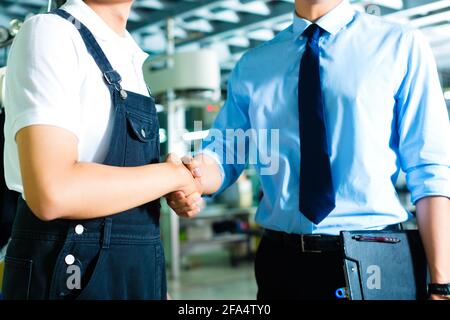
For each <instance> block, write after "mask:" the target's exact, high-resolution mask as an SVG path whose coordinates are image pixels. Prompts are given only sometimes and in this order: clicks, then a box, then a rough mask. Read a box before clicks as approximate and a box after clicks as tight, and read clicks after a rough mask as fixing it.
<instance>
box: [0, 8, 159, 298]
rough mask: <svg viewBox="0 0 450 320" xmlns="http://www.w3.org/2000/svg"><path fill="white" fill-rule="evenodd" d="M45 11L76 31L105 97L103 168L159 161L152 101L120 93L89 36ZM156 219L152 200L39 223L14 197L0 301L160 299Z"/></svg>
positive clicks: (61, 13)
mask: <svg viewBox="0 0 450 320" xmlns="http://www.w3.org/2000/svg"><path fill="white" fill-rule="evenodd" d="M53 13H54V14H57V15H59V16H61V17H62V18H64V19H67V20H68V21H70V22H71V23H73V24H74V25H75V26H76V27H77V29H78V30H79V32H80V34H81V37H82V38H83V40H84V42H85V44H86V47H87V49H88V52H89V53H90V54H91V55H92V57H93V58H94V60H95V62H96V63H97V65H98V67H99V68H100V70H101V72H102V73H103V76H104V80H105V83H106V85H107V86H108V89H109V91H110V93H111V99H112V102H113V103H112V104H113V108H114V124H113V130H112V137H111V143H110V146H109V150H108V152H107V156H106V158H105V161H104V162H103V164H105V165H110V166H118V167H133V166H142V165H147V164H150V163H157V162H159V124H158V118H157V114H156V109H155V103H154V100H153V98H151V97H146V96H143V95H140V94H136V93H133V92H128V91H125V90H123V89H122V87H121V86H120V81H121V78H120V75H119V74H118V73H117V72H116V71H114V69H113V68H112V67H111V64H110V63H109V61H108V59H107V58H106V56H105V54H104V53H103V51H102V49H101V48H100V46H99V44H98V43H97V41H96V40H95V39H94V36H93V35H92V33H91V32H90V31H89V30H88V29H87V28H86V27H85V26H84V25H83V24H81V23H80V22H79V21H77V20H76V19H75V18H74V17H72V16H71V15H70V14H68V13H67V12H65V11H63V10H56V11H55V12H53ZM92 107H93V108H94V107H95V106H92ZM149 178H151V177H149ZM155 183H157V182H156V181H155ZM159 216H160V203H159V200H156V201H153V202H151V203H148V204H145V205H142V206H140V207H137V208H133V209H130V210H127V211H125V212H121V213H119V214H116V215H111V216H108V217H106V218H100V219H91V220H80V221H74V220H63V219H59V220H55V221H50V222H43V221H41V220H39V219H37V218H36V217H35V215H34V214H33V213H32V212H31V210H30V209H29V207H28V206H27V204H26V202H25V201H24V200H23V199H22V198H21V199H20V201H19V204H18V209H17V215H16V218H15V221H14V226H13V231H12V239H11V242H10V244H9V247H8V250H7V257H6V259H5V274H4V282H3V290H2V291H3V295H4V297H5V298H6V299H165V298H166V276H165V265H164V253H163V248H162V244H161V239H160V230H159Z"/></svg>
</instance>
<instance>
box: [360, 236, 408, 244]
mask: <svg viewBox="0 0 450 320" xmlns="http://www.w3.org/2000/svg"><path fill="white" fill-rule="evenodd" d="M352 239H354V240H356V241H363V242H381V243H399V242H400V241H401V240H400V239H399V238H395V237H382V236H381V237H380V236H379V237H370V236H362V235H356V236H353V237H352Z"/></svg>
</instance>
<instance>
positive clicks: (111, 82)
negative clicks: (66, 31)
mask: <svg viewBox="0 0 450 320" xmlns="http://www.w3.org/2000/svg"><path fill="white" fill-rule="evenodd" d="M50 13H52V14H56V15H58V16H60V17H62V18H64V19H66V20H67V21H69V22H70V23H72V24H73V25H74V26H75V28H77V30H78V32H79V33H80V35H81V38H82V39H83V41H84V43H85V45H86V48H87V50H88V52H89V54H90V55H91V56H92V58H94V61H95V63H96V64H97V66H98V67H99V68H100V70H101V72H102V74H103V78H104V80H105V82H106V84H107V85H108V87H109V89H110V90H111V92H112V91H113V90H117V91H118V92H119V93H120V96H121V98H122V99H125V98H126V97H127V93H126V92H125V90H123V89H122V86H121V85H120V82H121V81H122V78H121V77H120V74H119V73H118V72H117V71H116V70H114V69H113V67H112V66H111V63H110V62H109V60H108V58H107V57H106V55H105V53H104V52H103V50H102V48H101V47H100V45H99V44H98V42H97V40H95V37H94V35H93V34H92V32H91V31H89V29H88V28H87V27H86V26H85V25H84V24H82V23H81V22H80V21H79V20H77V19H76V18H75V17H74V16H72V15H71V14H70V13H68V12H67V11H64V10H61V9H57V10H55V11H52V12H50Z"/></svg>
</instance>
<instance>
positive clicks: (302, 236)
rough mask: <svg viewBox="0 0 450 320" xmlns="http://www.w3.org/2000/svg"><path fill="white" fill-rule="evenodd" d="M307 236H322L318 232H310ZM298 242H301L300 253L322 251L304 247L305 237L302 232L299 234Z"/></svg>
mask: <svg viewBox="0 0 450 320" xmlns="http://www.w3.org/2000/svg"><path fill="white" fill-rule="evenodd" d="M308 237H316V238H320V237H322V235H320V234H310V235H308ZM300 244H301V249H302V251H301V252H302V253H322V250H308V249H305V237H304V234H301V235H300Z"/></svg>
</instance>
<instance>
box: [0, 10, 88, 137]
mask: <svg viewBox="0 0 450 320" xmlns="http://www.w3.org/2000/svg"><path fill="white" fill-rule="evenodd" d="M76 32H77V30H76V29H75V28H74V27H73V25H71V24H69V23H67V22H66V21H64V20H62V18H60V17H58V16H55V15H50V14H42V15H37V16H34V17H32V18H30V19H29V20H27V21H26V22H25V23H24V25H23V27H22V28H21V30H20V32H19V34H18V35H17V37H16V38H15V40H14V43H13V45H12V48H11V51H10V53H9V57H8V64H7V73H6V79H5V108H6V114H7V117H8V122H9V123H10V130H11V131H12V132H11V133H12V134H13V136H14V137H15V135H16V134H17V132H18V131H19V130H20V129H22V128H24V127H27V126H30V125H51V126H57V127H60V128H63V129H66V130H68V131H70V132H72V133H73V134H75V135H76V136H77V137H78V136H79V130H80V118H81V117H80V116H81V108H80V88H81V83H82V77H83V76H82V75H83V71H82V69H83V68H82V67H81V66H80V60H79V56H78V53H77V50H76V46H75V43H74V37H75V36H77V34H76Z"/></svg>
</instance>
